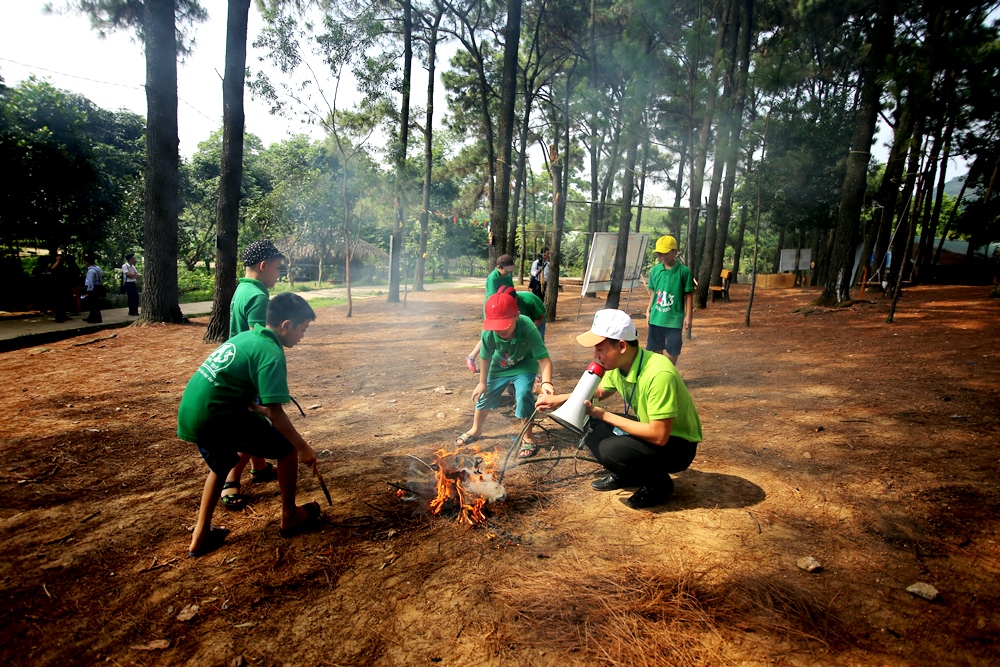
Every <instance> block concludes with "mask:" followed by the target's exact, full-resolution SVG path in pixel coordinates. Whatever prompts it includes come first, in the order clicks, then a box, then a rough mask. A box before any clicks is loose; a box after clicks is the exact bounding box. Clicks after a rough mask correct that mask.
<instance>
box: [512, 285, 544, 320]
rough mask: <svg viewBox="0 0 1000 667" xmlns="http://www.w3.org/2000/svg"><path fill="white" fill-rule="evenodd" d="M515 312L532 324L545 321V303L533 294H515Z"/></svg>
mask: <svg viewBox="0 0 1000 667" xmlns="http://www.w3.org/2000/svg"><path fill="white" fill-rule="evenodd" d="M517 310H518V312H519V313H521V314H522V315H524V316H525V317H527V318H528V319H529V320H531V321H532V322H537V321H538V320H544V319H545V303H544V302H543V301H542V300H541V299H539V298H538V296H537V295H535V294H534V293H533V292H518V293H517Z"/></svg>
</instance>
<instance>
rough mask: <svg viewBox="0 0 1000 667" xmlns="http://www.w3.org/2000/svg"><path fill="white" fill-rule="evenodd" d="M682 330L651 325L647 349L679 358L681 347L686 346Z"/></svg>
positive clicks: (648, 332) (647, 334)
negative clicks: (664, 352) (665, 352)
mask: <svg viewBox="0 0 1000 667" xmlns="http://www.w3.org/2000/svg"><path fill="white" fill-rule="evenodd" d="M681 333H682V330H681V329H679V328H678V329H675V328H673V327H661V326H659V325H657V324H650V325H649V329H648V330H647V332H646V349H647V350H650V351H651V352H661V351H663V350H666V351H667V354H670V355H673V356H675V357H676V356H678V355H680V353H681V346H682V345H683V344H684V341H683V338H682V336H681Z"/></svg>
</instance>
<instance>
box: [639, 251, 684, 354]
mask: <svg viewBox="0 0 1000 667" xmlns="http://www.w3.org/2000/svg"><path fill="white" fill-rule="evenodd" d="M678 252H679V251H678V249H677V239H675V238H674V237H673V236H661V237H660V238H658V239H657V240H656V247H655V248H654V249H653V256H654V257H656V258H657V259H658V260H659V262H658V263H657V264H656V265H655V266H653V268H652V270H651V271H650V272H649V285H648V289H649V293H650V294H649V305H648V306H647V307H646V321H647V322H649V331H648V332H647V334H646V348H647V349H649V350H651V351H652V352H660V353H662V354H665V355H666V357H667V359H670V362H671V363H673V364H674V365H675V366H676V365H677V357H679V356H680V354H681V346H682V345H683V342H684V341H683V335H682V334H683V331H684V329H688V330H690V329H691V320H692V317H693V316H694V281H693V279H692V277H691V269H689V268H688V267H687V266H685V265H684V264H681V263H680V262H678V261H677V253H678Z"/></svg>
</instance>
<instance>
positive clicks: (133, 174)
mask: <svg viewBox="0 0 1000 667" xmlns="http://www.w3.org/2000/svg"><path fill="white" fill-rule="evenodd" d="M0 118H2V121H0V161H2V163H3V164H4V171H5V177H4V179H2V180H0V202H2V205H0V230H2V231H0V243H2V245H3V246H4V247H5V248H6V249H7V252H11V251H12V250H14V249H16V248H18V247H20V246H22V245H38V246H41V247H48V248H52V249H54V248H56V247H71V248H76V249H77V250H78V251H80V250H83V249H88V250H96V249H98V248H99V247H101V245H100V244H101V243H102V242H103V240H104V239H105V237H106V235H107V232H108V231H109V230H110V229H115V230H116V231H119V233H120V234H121V235H122V237H123V238H125V239H126V242H128V243H131V242H134V241H136V240H137V239H136V238H135V236H134V234H132V235H130V233H129V231H130V230H134V224H132V223H133V219H132V216H133V213H134V211H133V210H132V209H130V207H129V202H130V194H133V193H134V192H135V187H136V184H137V182H138V180H139V179H140V178H141V173H142V169H143V164H144V158H143V135H144V131H145V128H144V123H143V119H142V118H141V117H139V116H137V115H135V114H132V113H129V112H124V111H120V112H110V111H107V110H104V109H100V108H99V107H97V106H95V105H94V104H93V103H91V102H90V100H88V99H87V98H85V97H83V96H81V95H76V94H73V93H68V92H66V91H62V90H59V89H57V88H55V87H54V86H52V85H51V84H49V83H47V82H45V81H40V80H38V79H35V78H34V77H31V78H29V79H27V80H25V81H23V82H21V83H20V84H19V85H18V86H16V87H13V88H4V89H2V91H0ZM104 248H105V249H107V248H108V247H107V246H104Z"/></svg>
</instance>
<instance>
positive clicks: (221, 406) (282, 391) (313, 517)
mask: <svg viewBox="0 0 1000 667" xmlns="http://www.w3.org/2000/svg"><path fill="white" fill-rule="evenodd" d="M315 319H316V313H315V312H313V309H312V308H311V307H310V306H309V304H308V303H306V301H305V299H303V298H302V297H300V296H299V295H297V294H292V293H290V292H286V293H283V294H279V295H278V296H276V297H275V298H274V299H273V300H271V302H270V304H268V307H267V326H266V327H263V326H260V325H256V326H255V327H254V328H253V329H252V330H251V331H245V332H243V333H241V334H238V335H236V336H234V337H233V338H230V339H229V340H228V341H226V342H225V343H223V344H222V345H221V346H220V347H219V348H218V349H216V350H215V351H214V352H212V354H210V355H209V357H208V359H206V360H205V362H204V363H203V364H202V365H201V367H200V368H199V369H198V371H197V372H195V374H194V375H193V376H192V377H191V380H190V381H188V384H187V387H186V388H185V389H184V396H183V397H182V398H181V404H180V408H179V409H178V411H177V436H178V437H179V438H181V439H182V440H185V441H187V442H192V443H195V444H196V445H197V446H198V451H199V452H201V455H202V458H204V459H205V463H207V464H208V467H209V473H208V478H207V479H206V480H205V486H204V488H203V490H202V495H201V505H200V508H199V510H198V522H197V524H196V525H195V528H194V534H193V535H192V536H191V545H190V547H189V548H188V555H189V556H190V557H192V558H197V557H199V556H203V555H205V554H207V553H210V552H211V551H214V550H215V549H217V548H219V547H220V546H221V545H222V543H223V541H224V540H225V537H226V535H227V534H228V532H229V531H228V530H226V529H225V528H216V527H212V526H211V519H212V513H213V512H214V511H215V506H216V503H217V502H218V501H219V493H220V492H221V491H222V485H223V480H225V479H226V475H227V474H228V473H229V471H230V470H231V469H232V468H233V466H235V465H236V464H237V463H238V462H239V460H240V452H247V453H250V454H254V455H257V456H260V457H264V458H272V459H277V460H278V486H279V488H280V489H281V527H280V530H279V531H278V532H279V533H280V535H281V536H282V537H285V538H288V537H294V536H295V535H299V534H301V533H304V532H306V531H308V530H311V529H313V528H315V527H316V526H317V525H318V523H319V517H320V509H319V504H318V503H308V504H306V505H303V506H301V507H297V506H296V505H295V485H296V481H297V473H298V470H297V460H301V461H302V462H303V463H305V464H306V465H309V466H312V467H313V469H314V470H315V468H316V454H315V453H314V452H313V450H312V448H311V447H310V446H309V445H308V443H306V441H305V440H304V439H303V438H302V436H301V435H299V432H298V431H297V430H295V427H294V426H293V425H292V422H291V421H290V420H289V419H288V416H287V415H286V414H285V412H284V409H283V408H282V404H283V403H287V402H288V401H290V400H291V397H290V396H289V393H288V379H287V371H286V366H285V352H284V349H283V348H286V347H287V348H291V347H294V346H295V345H296V344H297V343H298V342H299V341H300V340H302V337H303V336H304V335H305V332H306V329H307V328H308V327H309V323H310V322H312V321H313V320H315ZM258 396H259V397H260V402H261V405H256V404H255V403H254V399H255V398H257V397H258ZM265 417H266V418H267V419H265ZM268 421H270V423H268Z"/></svg>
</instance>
